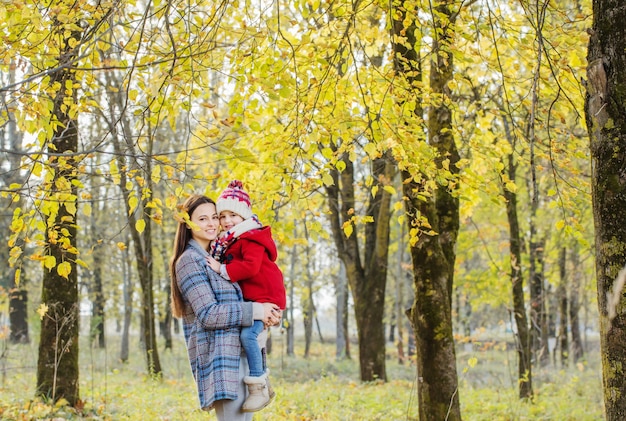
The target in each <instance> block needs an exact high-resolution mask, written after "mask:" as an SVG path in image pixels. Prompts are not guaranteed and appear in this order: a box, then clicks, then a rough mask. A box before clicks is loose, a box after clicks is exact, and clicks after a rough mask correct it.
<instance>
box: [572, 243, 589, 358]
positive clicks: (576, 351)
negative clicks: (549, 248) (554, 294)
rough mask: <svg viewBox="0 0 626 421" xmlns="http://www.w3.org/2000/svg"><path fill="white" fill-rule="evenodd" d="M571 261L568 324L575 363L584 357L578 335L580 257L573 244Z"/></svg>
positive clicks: (580, 339) (581, 342) (581, 341)
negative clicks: (570, 330)
mask: <svg viewBox="0 0 626 421" xmlns="http://www.w3.org/2000/svg"><path fill="white" fill-rule="evenodd" d="M571 261H572V285H571V288H570V298H569V324H570V327H571V329H572V361H573V362H574V364H576V363H577V362H578V361H579V360H580V359H581V358H583V357H584V349H585V348H584V347H583V340H582V337H581V335H580V317H579V313H580V285H581V278H582V276H583V275H582V271H581V270H580V259H579V257H578V247H577V246H574V248H573V249H572V253H571Z"/></svg>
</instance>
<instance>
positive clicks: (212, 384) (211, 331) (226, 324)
mask: <svg viewBox="0 0 626 421" xmlns="http://www.w3.org/2000/svg"><path fill="white" fill-rule="evenodd" d="M207 255H208V253H207V251H206V250H204V249H203V248H202V247H201V246H200V245H199V244H198V243H197V242H196V241H195V240H191V241H190V242H189V244H188V245H187V248H186V249H185V251H184V252H183V254H182V255H181V256H180V257H179V258H178V260H177V261H176V277H177V279H178V286H179V288H180V291H181V293H182V295H183V298H184V300H185V310H184V314H183V332H184V334H185V341H186V343H187V352H188V354H189V363H190V365H191V371H192V373H193V377H194V379H195V380H196V384H197V387H198V398H199V400H200V407H201V408H203V409H207V410H208V409H210V408H211V407H212V406H213V402H215V401H217V400H221V399H237V388H238V386H239V382H241V379H240V378H239V359H240V358H241V341H240V339H239V334H240V330H241V327H242V326H251V325H252V322H253V320H252V303H249V302H245V303H244V302H243V297H242V295H241V289H240V288H239V285H237V284H235V283H231V282H229V281H227V280H225V279H224V278H222V277H221V276H219V275H218V274H216V273H215V272H213V271H212V270H211V268H210V267H209V264H208V263H207V261H206V256H207Z"/></svg>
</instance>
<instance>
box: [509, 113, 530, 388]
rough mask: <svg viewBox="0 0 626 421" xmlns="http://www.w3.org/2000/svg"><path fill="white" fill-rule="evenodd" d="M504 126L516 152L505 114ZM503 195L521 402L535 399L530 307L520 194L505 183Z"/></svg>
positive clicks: (513, 173)
mask: <svg viewBox="0 0 626 421" xmlns="http://www.w3.org/2000/svg"><path fill="white" fill-rule="evenodd" d="M502 124H503V126H504V131H505V133H506V137H507V139H508V141H509V142H510V143H511V149H512V150H515V138H514V136H513V135H512V133H511V129H510V125H509V120H508V118H507V116H506V115H505V114H504V112H503V113H502ZM503 164H504V167H505V169H506V170H505V171H506V173H505V174H503V178H504V177H506V178H507V179H508V180H510V181H512V182H515V180H516V179H517V164H516V160H515V155H514V154H509V155H508V156H507V157H506V158H504V159H503ZM502 191H503V195H504V200H505V206H506V216H507V220H508V223H509V253H510V258H509V259H510V265H511V272H510V279H511V296H512V300H513V319H514V320H515V327H516V329H517V341H516V346H517V384H518V385H519V397H520V399H531V398H532V396H533V381H532V380H533V376H532V365H531V360H532V357H531V355H532V354H531V343H530V328H529V326H528V317H527V315H526V304H525V298H524V278H523V274H522V238H521V234H520V224H519V218H518V215H517V194H516V193H515V192H513V191H511V190H509V189H508V188H507V187H506V185H505V183H503V185H502Z"/></svg>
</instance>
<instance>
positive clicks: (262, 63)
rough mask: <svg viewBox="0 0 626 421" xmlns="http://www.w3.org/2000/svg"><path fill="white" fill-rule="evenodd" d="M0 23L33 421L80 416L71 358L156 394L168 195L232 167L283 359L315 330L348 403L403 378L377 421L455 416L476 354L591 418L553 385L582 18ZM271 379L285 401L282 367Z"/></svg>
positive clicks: (578, 283) (11, 311) (590, 368)
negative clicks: (275, 281)
mask: <svg viewBox="0 0 626 421" xmlns="http://www.w3.org/2000/svg"><path fill="white" fill-rule="evenodd" d="M0 18H1V19H0V22H1V23H0V27H1V28H2V31H1V33H2V37H3V41H4V42H3V47H2V49H1V50H0V51H1V57H2V61H1V63H2V64H1V65H2V74H1V77H2V81H1V84H2V87H1V88H0V94H1V103H2V114H1V116H0V117H1V119H2V120H1V121H0V122H1V125H0V129H1V134H2V137H1V141H2V144H1V150H0V153H2V155H3V158H2V162H1V164H0V165H1V167H0V168H1V171H0V175H1V177H0V194H1V198H2V205H3V206H2V217H1V218H0V223H1V224H2V232H5V233H7V237H8V241H7V244H8V247H6V248H5V247H3V248H2V249H1V251H0V252H1V253H2V256H0V257H1V258H0V265H2V268H3V270H2V271H0V273H1V274H2V277H1V282H2V283H1V285H2V290H1V292H0V299H1V300H2V301H1V302H2V314H1V316H0V317H1V319H0V326H1V328H2V336H0V340H1V341H2V344H3V351H4V352H3V353H2V355H1V356H0V357H1V359H0V360H1V361H2V364H3V365H2V367H3V373H5V374H6V373H10V372H11V370H17V369H18V366H21V363H20V362H19V361H21V356H20V353H21V352H22V350H24V349H30V350H32V349H35V348H38V351H37V352H38V355H37V359H36V362H33V364H32V365H28V366H29V367H30V368H31V369H30V373H31V377H28V375H26V377H27V378H30V379H31V380H32V382H34V384H32V382H31V383H30V389H27V390H32V391H33V392H32V394H33V396H44V397H45V398H46V399H45V400H44V402H45V403H46V404H50V406H46V405H44V407H45V408H47V409H46V410H49V411H52V412H51V413H53V412H54V411H55V410H56V409H54V408H56V407H54V405H53V404H54V403H55V402H57V403H58V402H59V400H60V398H61V397H62V398H63V400H62V403H63V404H69V406H70V407H73V408H79V409H80V408H81V407H82V405H83V403H84V400H83V399H81V396H80V392H79V387H78V385H79V383H80V381H79V380H78V379H79V378H80V377H79V372H80V373H81V376H84V365H81V364H80V362H79V361H80V359H79V355H82V356H83V357H80V358H84V355H85V354H86V353H93V352H102V350H105V351H108V352H109V353H110V355H114V356H113V357H111V356H109V357H107V358H114V359H116V360H118V359H119V361H121V362H128V361H132V360H133V358H137V354H141V355H143V359H144V363H145V367H144V368H145V373H146V375H149V376H150V377H157V378H163V379H167V378H168V375H169V374H170V373H168V370H167V369H164V367H167V364H169V363H170V362H171V358H174V360H175V361H178V363H179V364H182V363H181V362H180V358H181V356H180V355H181V354H180V353H177V352H175V353H174V355H176V356H177V357H173V356H171V355H169V354H167V351H166V352H165V354H164V355H166V356H165V357H161V355H160V353H162V352H163V350H172V349H180V347H181V346H182V342H181V338H180V332H179V331H178V323H177V322H176V321H175V320H172V318H171V313H170V311H169V277H168V272H167V265H168V259H169V256H170V253H171V245H172V240H173V233H174V230H175V226H176V222H177V220H180V219H181V218H183V219H184V218H185V217H186V215H185V214H184V213H182V212H181V211H180V209H179V208H178V207H177V205H178V204H179V203H181V202H182V201H183V200H184V198H185V197H186V196H187V195H189V194H191V193H204V194H207V195H208V196H209V197H212V198H215V197H216V196H217V194H218V193H219V192H220V191H221V189H223V188H224V187H225V186H226V184H227V183H228V182H229V181H230V180H232V179H234V178H237V179H241V180H243V182H244V185H245V186H246V189H247V190H248V192H249V193H250V195H251V198H252V203H253V206H254V210H255V211H256V212H257V214H258V216H259V217H260V219H261V221H263V222H265V223H267V224H270V225H272V229H273V232H274V235H275V238H276V241H277V243H278V245H279V250H280V264H281V267H282V268H283V272H284V274H285V281H286V286H287V291H288V303H289V308H288V311H287V312H286V314H285V316H286V317H285V318H286V324H285V325H284V326H283V329H284V330H283V331H281V332H283V333H284V344H283V345H281V346H280V347H279V348H278V349H280V350H281V352H282V350H283V347H284V353H285V355H287V356H288V357H290V358H298V357H296V355H298V354H301V356H304V358H312V357H313V356H315V355H328V349H325V350H324V351H323V352H318V353H316V352H314V351H312V349H315V345H314V344H313V338H314V335H315V330H316V329H318V332H317V334H318V336H319V337H320V339H321V338H322V336H324V337H326V338H327V339H332V340H334V343H333V348H332V350H331V352H332V358H333V360H334V363H336V364H338V367H341V364H342V361H344V360H346V359H347V360H348V361H351V358H352V357H354V365H350V364H351V363H349V362H348V363H345V362H344V363H345V364H347V365H348V366H349V368H347V369H346V370H347V372H348V373H349V374H346V376H347V377H348V378H352V381H358V380H361V381H362V382H364V383H363V385H365V386H363V385H355V384H353V383H350V384H352V385H353V387H355V390H356V391H357V392H358V393H361V394H362V393H364V392H363V390H362V389H361V388H363V387H368V386H369V385H373V387H380V388H381V390H385V389H384V388H386V387H389V383H390V382H394V381H396V380H397V381H405V382H406V383H401V384H400V385H398V384H394V387H396V389H402V390H404V391H405V392H409V393H408V394H407V395H403V398H402V399H403V400H404V404H405V405H401V406H402V407H403V409H404V410H406V412H402V415H401V416H400V417H406V418H407V419H418V417H419V419H444V418H446V419H460V417H461V412H462V411H461V408H462V407H463V411H468V412H469V413H472V414H473V416H472V417H471V418H472V419H479V416H480V413H481V409H482V408H474V409H472V405H468V404H463V403H462V402H463V399H464V394H466V395H467V396H472V391H471V390H472V388H473V387H474V386H476V385H475V384H471V383H470V384H467V383H463V382H462V381H461V383H460V385H459V379H461V380H463V378H464V374H465V373H466V372H467V371H471V370H480V368H481V361H483V360H482V358H485V360H489V359H491V358H492V354H480V355H479V354H477V352H478V351H480V352H481V353H486V352H496V354H497V352H499V354H497V355H500V357H499V358H500V360H498V357H493V358H495V359H496V361H498V362H497V363H496V365H497V364H500V363H501V362H502V361H509V363H510V364H511V367H512V370H511V371H512V372H513V373H514V374H513V381H511V382H507V385H506V388H507V390H510V392H511V393H512V395H511V396H517V397H519V398H521V399H523V401H522V402H526V400H528V401H530V402H533V401H534V402H536V400H535V396H536V394H537V393H536V392H537V390H541V391H542V393H543V394H544V395H546V396H548V395H550V393H549V392H546V389H545V388H546V387H548V388H549V387H550V386H549V385H554V384H555V383H559V382H567V383H568V384H570V383H569V382H573V383H572V384H574V386H570V388H565V390H566V391H569V392H571V391H572V388H573V389H575V390H576V391H575V393H576V394H580V395H585V396H587V397H588V399H589V401H588V402H587V403H586V404H585V405H583V406H582V410H583V411H584V412H582V413H581V414H578V415H572V414H569V415H565V418H567V417H571V418H572V419H596V417H598V416H601V415H599V414H601V413H602V402H601V399H600V398H599V397H598V396H594V395H593V393H590V392H591V391H590V390H589V389H590V388H586V389H584V388H583V389H577V386H575V383H576V382H577V381H578V379H579V377H578V375H579V374H580V373H585V375H589V372H591V373H592V374H591V378H592V380H588V381H592V382H597V384H598V385H599V368H598V366H599V362H598V361H599V356H598V355H597V354H594V351H596V352H597V350H598V349H599V345H598V327H597V326H598V316H597V303H596V285H595V274H594V264H595V262H594V249H593V247H592V244H593V238H594V233H593V222H592V221H593V219H592V218H593V217H592V205H591V197H590V194H591V188H590V165H589V163H590V152H589V135H588V133H587V129H586V126H585V119H584V101H585V94H586V85H585V78H586V68H587V62H586V59H585V57H586V52H587V44H588V39H589V35H588V29H589V28H590V27H591V24H592V22H591V20H592V13H591V4H590V3H589V2H584V1H583V2H576V1H552V2H548V1H546V2H535V3H529V2H523V1H522V2H515V3H513V4H502V3H499V2H490V1H467V2H455V1H437V2H431V3H422V2H419V1H411V2H407V1H403V2H398V1H392V2H382V1H380V2H379V1H370V2H366V1H354V2H343V1H335V2H324V1H318V0H304V1H297V2H280V1H276V2H265V1H254V2H252V1H234V2H202V1H199V2H193V1H186V2H182V1H181V2H179V1H176V0H171V1H158V0H157V1H151V2H142V1H119V2H118V1H99V2H93V1H82V0H79V1H71V2H70V1H65V0H62V1H56V2H51V3H48V2H29V1H23V2H13V3H11V4H9V3H6V2H1V3H0ZM324 309H325V310H326V314H323V312H322V310H324ZM407 309H408V311H407ZM323 315H326V316H327V317H328V315H330V317H331V318H332V319H331V320H333V322H334V323H333V324H334V325H333V327H332V329H331V330H330V332H329V333H327V332H322V330H321V328H320V324H319V321H320V320H321V318H322V316H323ZM407 316H408V317H407ZM79 319H80V323H78V320H79ZM274 336H276V335H274ZM79 338H80V339H79ZM132 338H137V339H138V340H137V341H132ZM281 338H282V334H281ZM33 342H34V343H35V345H32V344H33ZM79 344H81V346H80V347H79ZM112 344H115V345H112ZM352 345H356V347H357V349H354V348H353V347H352ZM299 346H302V351H301V352H300V353H298V352H296V351H297V350H299V348H298V347H299ZM59 350H62V351H63V352H61V353H59V352H58V351H59ZM79 350H80V351H79ZM511 352H513V353H514V354H513V355H515V358H514V361H511V360H510V358H511V354H510V353H511ZM65 355H67V357H66V356H65ZM90 355H93V354H90ZM102 355H104V354H102ZM279 355H282V354H280V353H279ZM487 355H489V356H487ZM162 358H163V361H161V359H162ZM271 358H277V357H276V352H275V353H274V356H272V357H271ZM82 361H83V364H84V359H83V360H82ZM391 361H393V362H391ZM307 364H312V366H313V367H315V368H319V372H326V373H327V371H328V370H329V368H328V367H329V366H327V365H324V364H330V363H328V362H327V361H324V359H323V362H322V363H321V364H322V365H321V366H319V367H318V366H315V365H314V363H307ZM396 364H397V365H402V367H411V369H410V370H406V369H405V368H400V369H396V368H394V367H395V365H396ZM79 365H80V366H81V367H83V369H81V370H79ZM35 366H36V368H35ZM121 367H123V365H122V366H121ZM307 367H309V369H310V368H311V367H310V366H308V365H307ZM333 367H335V366H334V365H333ZM532 367H535V374H536V378H535V380H536V381H535V383H534V386H533V382H532V379H533V375H532V374H533V371H532ZM106 369H107V368H104V370H105V371H106ZM117 369H119V368H117ZM544 370H556V371H548V372H550V373H552V374H546V371H544ZM559 370H565V371H559ZM572 370H573V371H572ZM296 371H297V370H296ZM331 371H337V372H338V373H339V372H341V368H336V367H335V368H333V369H332V370H331ZM407 371H408V372H409V373H410V375H409V376H407V375H406V374H407ZM516 371H517V373H515V372H516ZM25 372H26V373H28V369H26V370H25ZM312 372H315V369H314V370H311V371H310V372H309V373H308V374H309V375H311V376H312V378H317V376H315V375H313V374H311V373H312ZM357 372H358V373H357ZM485 372H486V373H489V372H490V371H489V369H486V371H485ZM399 373H403V374H399ZM554 373H560V375H562V376H560V375H555V374H554ZM572 373H573V374H572ZM279 376H282V377H281V379H283V380H284V383H282V382H281V383H279V385H278V388H279V391H280V390H281V388H282V392H283V393H286V394H289V392H288V389H289V388H290V387H291V386H290V384H291V382H295V380H294V378H297V377H298V376H297V375H296V376H294V378H290V377H289V376H288V375H285V374H279ZM34 377H36V379H34ZM321 377H322V378H324V377H326V375H324V376H321ZM394 377H397V379H396V378H394ZM479 377H480V378H483V379H486V378H489V375H488V374H486V375H484V376H479ZM496 378H499V377H498V376H496ZM416 379H419V382H417V383H418V384H417V385H416V386H412V385H413V382H415V381H416ZM190 382H191V380H190V379H189V378H188V377H187V378H186V379H185V384H188V383H190ZM420 382H424V384H427V385H428V386H429V387H430V388H431V389H430V390H431V392H430V393H426V392H425V390H427V389H428V388H426V387H425V386H424V385H422V383H420ZM27 383H28V382H27ZM479 383H480V382H479ZM483 386H486V387H487V389H488V388H492V390H493V388H495V389H497V386H494V384H493V383H492V382H489V381H486V380H484V384H483ZM5 387H6V388H7V389H11V388H12V384H11V383H10V382H8V383H4V381H3V385H2V388H3V389H4V388H5ZM83 387H84V384H83ZM324 387H327V388H328V387H330V385H328V384H327V385H325V386H324V385H323V386H322V388H321V389H318V391H317V392H313V393H312V394H311V392H305V393H304V394H305V395H307V396H311V395H316V393H319V394H323V390H324ZM459 388H460V390H461V392H460V393H457V392H458V390H459ZM591 389H593V388H591ZM19 390H21V389H19ZM387 390H389V389H387ZM434 390H437V391H440V392H441V393H440V395H439V396H438V393H435V392H432V391H434ZM127 393H132V392H127ZM374 393H380V392H374ZM374 393H373V396H372V398H371V400H372V401H376V399H378V398H377V397H376V395H375V394H374ZM483 393H486V392H483ZM390 395H393V392H391V393H390ZM415 395H416V396H415ZM189 396H192V394H190V395H189ZM484 396H485V395H483V398H484ZM487 396H490V395H487ZM14 398H15V399H16V401H13V402H12V403H9V404H8V405H7V406H6V407H3V411H5V414H9V413H11V414H13V413H14V412H13V411H16V410H18V409H19V408H20V407H22V403H23V402H24V400H25V399H26V400H28V399H30V397H29V396H24V395H21V396H20V394H18V395H17V396H15V397H14ZM190 399H191V398H190ZM412 399H417V401H418V402H419V404H415V405H411V404H410V402H411V401H412ZM459 399H460V400H461V401H460V402H459ZM537 399H538V398H537ZM558 399H563V396H559V397H558ZM293 400H294V401H295V400H296V399H295V398H293ZM481 400H482V399H481ZM491 401H493V399H492V400H491ZM279 402H287V398H285V401H279ZM507 402H508V404H507V405H508V406H507V405H504V406H505V408H506V409H505V411H507V410H508V411H513V413H515V414H517V415H513V416H511V414H510V413H507V414H508V415H506V416H505V415H503V417H513V418H516V416H517V417H522V416H525V415H520V413H519V412H517V411H519V407H518V404H517V403H515V404H513V403H511V401H510V400H508V399H507ZM535 404H536V403H535ZM31 406H32V407H35V406H36V405H34V404H32V403H31V404H29V406H28V407H29V409H30V408H31ZM58 406H60V407H63V406H64V405H57V407H58ZM95 406H96V407H97V405H95ZM188 406H191V403H189V402H188ZM549 407H550V405H546V404H545V402H544V404H543V405H541V404H539V405H538V406H537V407H536V408H542V409H540V410H539V411H540V412H541V411H549V410H551V409H548V408H549ZM407 408H408V409H407ZM559 408H560V407H559ZM83 409H84V408H83ZM90 410H93V411H94V412H95V413H97V412H98V409H97V408H95V409H94V408H90ZM494 411H497V409H494ZM525 411H529V412H530V413H532V412H533V410H532V409H528V408H526V409H524V410H522V413H524V414H527V413H528V412H525ZM79 412H80V410H79ZM294 412H295V413H298V412H300V416H301V417H302V418H298V419H325V418H327V419H332V418H333V415H332V414H331V415H327V417H324V416H323V415H320V414H317V415H316V414H313V415H308V418H307V415H305V414H303V412H304V413H306V410H303V409H302V408H300V407H299V408H297V409H295V410H294ZM26 414H28V411H26ZM429 414H430V415H429ZM494 414H498V412H495V413H493V414H491V416H495V415H494ZM500 414H501V413H500ZM283 415H284V414H283ZM444 415H445V417H444ZM561 415H563V414H561ZM21 416H22V417H27V416H28V415H25V414H24V413H22V415H21ZM102 416H107V415H106V414H105V415H102ZM118 416H119V414H118ZM284 416H286V415H284ZM335 416H337V413H335ZM557 417H558V416H557ZM579 417H581V418H579ZM585 417H587V418H585ZM346 418H350V416H346ZM375 418H376V417H374V418H372V419H375ZM397 418H399V417H398V416H395V418H390V419H397ZM113 419H115V417H114V418H113ZM183 419H184V417H183ZM273 419H274V418H273ZM275 419H278V418H275ZM353 419H356V418H353ZM379 419H385V418H384V416H383V415H380V416H379ZM489 419H492V418H489Z"/></svg>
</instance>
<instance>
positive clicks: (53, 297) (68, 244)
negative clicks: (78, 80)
mask: <svg viewBox="0 0 626 421" xmlns="http://www.w3.org/2000/svg"><path fill="white" fill-rule="evenodd" d="M58 30H59V32H60V33H63V32H62V27H59V28H58ZM70 39H72V40H73V41H76V40H77V39H78V34H77V33H72V35H71V36H69V37H68V38H65V39H63V41H62V45H61V49H60V51H61V56H60V58H59V66H58V68H57V70H55V71H54V72H52V73H51V76H50V86H51V87H53V86H54V85H55V84H58V86H61V87H66V86H72V85H73V84H74V83H75V74H74V72H73V70H72V69H71V63H72V61H73V60H74V58H75V55H76V53H77V52H78V51H77V50H74V49H73V48H72V47H70V45H71V43H70ZM75 92H76V91H75V90H71V89H70V90H68V89H65V88H60V89H58V90H57V91H56V95H55V97H53V98H51V100H52V103H53V113H52V118H53V122H52V123H54V122H58V124H53V126H54V127H56V128H55V130H54V133H53V137H52V140H51V143H50V146H49V148H48V149H49V151H50V153H51V154H59V155H58V156H56V157H55V156H51V157H50V158H49V162H50V168H49V171H50V172H52V173H53V174H52V181H51V182H50V183H49V185H48V186H46V189H47V190H48V191H49V197H48V199H49V200H50V202H52V203H59V205H58V209H57V210H56V215H53V214H52V212H51V214H50V215H48V217H47V218H46V219H45V222H46V246H47V255H50V256H53V257H54V258H55V259H56V264H57V267H55V268H52V269H50V270H48V269H46V268H44V269H43V272H44V273H43V287H42V293H41V302H42V304H43V305H46V306H47V307H48V310H47V312H46V313H45V314H44V315H43V317H42V320H41V334H40V339H39V358H38V361H37V390H36V394H37V395H39V396H43V397H45V398H46V399H50V400H51V401H52V402H56V401H58V400H59V399H61V398H64V399H66V400H67V402H68V403H69V404H70V405H71V406H75V405H76V404H77V403H78V402H79V382H78V373H79V370H78V321H79V320H78V280H77V272H76V263H75V258H76V256H75V254H73V253H72V252H70V250H71V249H72V248H75V247H76V234H77V228H76V227H77V225H76V207H75V206H76V199H77V198H76V195H77V188H76V185H75V184H73V183H72V181H74V180H77V178H78V177H77V166H78V162H76V161H75V160H74V158H73V156H72V153H74V152H76V150H77V148H78V128H77V122H76V120H75V118H72V117H71V116H70V115H69V113H68V111H69V108H68V107H66V106H64V103H65V102H69V103H75V102H76V93H75ZM64 154H65V155H66V156H63V155H64ZM63 262H67V263H69V264H70V267H71V271H70V273H69V275H67V278H66V277H64V276H62V275H61V274H60V273H59V272H58V270H57V268H58V267H59V265H60V264H61V263H63Z"/></svg>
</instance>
